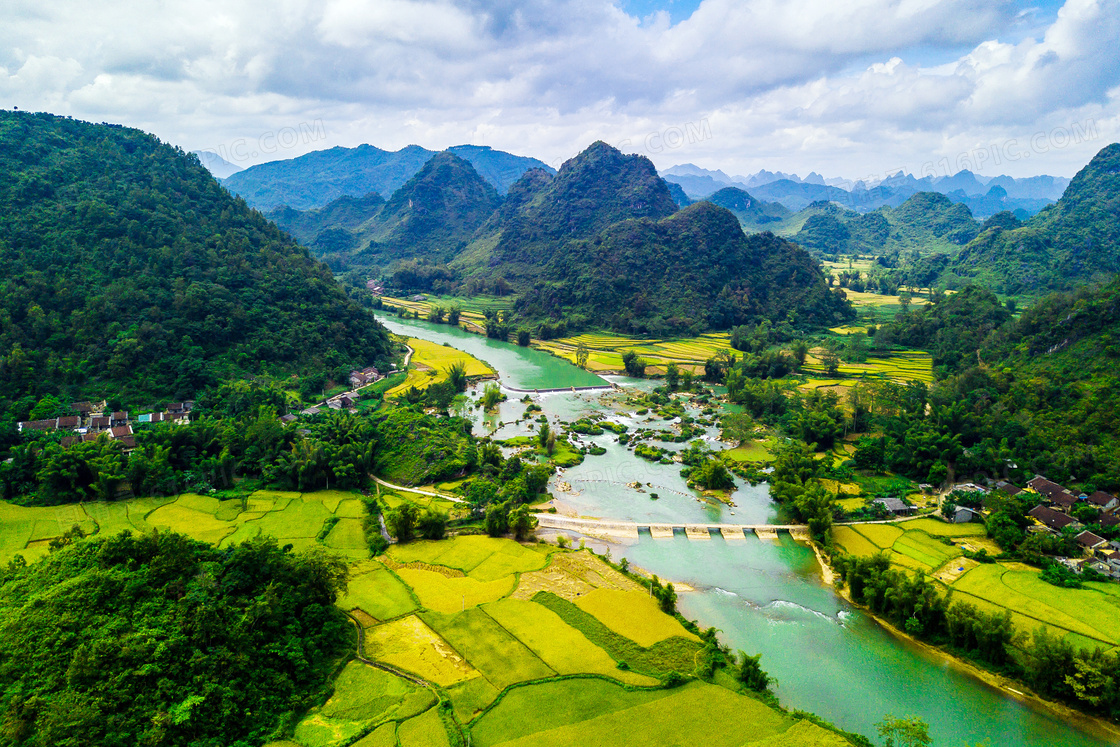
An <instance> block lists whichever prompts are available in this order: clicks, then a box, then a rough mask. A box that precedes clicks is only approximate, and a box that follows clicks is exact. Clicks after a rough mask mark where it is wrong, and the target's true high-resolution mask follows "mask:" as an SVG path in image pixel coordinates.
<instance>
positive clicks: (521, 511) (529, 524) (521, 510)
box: [508, 504, 537, 542]
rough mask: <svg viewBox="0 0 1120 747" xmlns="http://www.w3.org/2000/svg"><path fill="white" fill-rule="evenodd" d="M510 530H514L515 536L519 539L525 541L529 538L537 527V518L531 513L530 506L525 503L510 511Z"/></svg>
mask: <svg viewBox="0 0 1120 747" xmlns="http://www.w3.org/2000/svg"><path fill="white" fill-rule="evenodd" d="M508 523H509V531H511V532H513V536H514V537H515V538H516V539H517V540H518V541H519V542H523V541H525V540H526V539H528V538H529V535H531V534H532V533H533V530H534V529H536V527H537V520H536V518H535V517H534V516H533V515H532V514H531V513H529V507H528V506H526V505H525V504H522V505H520V506H518V507H517V508H515V509H513V510H512V511H510V512H509V520H508Z"/></svg>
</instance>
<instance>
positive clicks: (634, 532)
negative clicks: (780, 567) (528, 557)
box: [536, 514, 809, 542]
mask: <svg viewBox="0 0 1120 747" xmlns="http://www.w3.org/2000/svg"><path fill="white" fill-rule="evenodd" d="M536 517H537V521H538V525H539V526H540V527H541V528H542V529H561V530H567V531H570V532H579V533H581V534H586V535H588V536H591V537H601V538H603V539H612V538H622V539H628V540H636V539H638V530H639V529H649V533H650V536H651V537H653V538H654V539H673V537H674V534H675V532H676V530H678V529H680V530H683V531H684V533H685V536H686V537H688V538H689V539H690V540H697V541H701V542H702V541H704V540H710V539H711V538H712V535H711V533H712V532H713V531H718V532H719V533H720V534H721V535H722V536H723V538H724V539H726V540H745V539H746V535H747V534H748V533H750V532H754V533H755V534H756V535H758V537H759V538H760V539H766V540H774V541H777V539H778V532H789V533H790V534H791V535H792V536H793V537H794V539H798V540H803V541H807V540H808V538H809V528H808V527H807V526H805V525H804V524H654V523H652V522H645V521H635V522H631V521H611V520H609V519H607V520H600V519H586V518H580V519H576V518H572V517H569V516H557V515H556V514H536Z"/></svg>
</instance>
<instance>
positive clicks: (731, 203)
mask: <svg viewBox="0 0 1120 747" xmlns="http://www.w3.org/2000/svg"><path fill="white" fill-rule="evenodd" d="M706 199H707V200H708V202H710V203H712V204H713V205H719V206H720V207H721V208H727V209H728V210H730V211H731V212H732V213H734V215H735V217H736V218H738V219H739V222H740V223H741V224H742V225H743V228H744V229H745V230H747V231H770V230H773V228H774V226H775V224H778V223H780V222H781V221H783V220H786V219H787V218H789V217H790V215H791V213H790V211H789V209H787V208H786V207H785V206H784V205H782V204H781V203H778V202H763V201H762V200H756V199H755V198H754V197H752V196H751V195H750V194H748V193H747V192H744V191H743V190H741V189H739V188H737V187H724V188H723V189H721V190H719V191H718V192H716V193H714V194H712V195H710V196H709V197H707V198H706Z"/></svg>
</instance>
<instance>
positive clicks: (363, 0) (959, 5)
mask: <svg viewBox="0 0 1120 747" xmlns="http://www.w3.org/2000/svg"><path fill="white" fill-rule="evenodd" d="M1021 15H1022V14H1021V13H1019V12H1017V10H1016V8H1015V7H1014V6H1013V4H1012V3H1010V2H1006V1H1001V2H990V1H985V0H853V1H852V2H844V3H837V2H835V1H834V0H786V1H785V2H783V1H782V0H749V1H746V2H745V1H744V0H704V2H702V3H701V4H700V6H699V9H698V10H697V11H696V12H695V13H694V14H693V15H692V17H691V18H689V19H687V20H685V21H682V22H681V23H678V24H677V25H675V26H672V25H670V24H669V21H668V16H667V15H666V14H658V15H655V16H654V17H652V18H650V19H645V20H644V22H643V21H640V19H636V18H633V17H630V16H628V15H626V13H624V12H623V11H622V10H620V9H619V8H618V7H617V6H616V5H614V4H613V3H612V2H610V0H525V1H519V0H455V1H454V2H453V1H452V0H328V2H326V3H323V2H322V1H321V0H320V2H312V0H280V1H279V2H276V1H275V0H273V1H271V2H264V0H248V1H247V2H240V3H236V4H231V3H228V2H217V1H216V0H201V2H196V3H192V4H178V5H175V4H159V5H152V4H150V3H142V2H138V1H137V0H125V1H122V2H113V3H108V2H105V1H104V0H94V1H93V2H87V3H55V4H51V5H50V6H44V5H41V4H39V3H34V4H33V3H31V2H29V0H12V2H11V3H10V4H6V6H5V9H4V10H0V96H3V97H5V98H6V99H7V101H4V102H0V103H3V105H6V106H11V105H18V106H20V108H24V109H34V108H45V109H50V110H52V111H57V112H59V113H63V114H70V115H73V116H78V117H82V116H85V117H89V118H91V119H98V120H100V119H106V118H107V119H115V120H117V121H121V122H124V123H127V124H132V125H135V126H140V127H144V128H146V129H150V130H153V131H155V132H156V133H157V134H160V135H161V136H163V137H165V138H166V139H170V140H173V141H175V142H179V143H180V144H182V145H184V146H185V147H188V148H196V147H198V148H204V147H216V146H218V145H220V144H221V143H229V142H233V141H236V140H238V139H250V140H252V139H255V138H258V137H259V136H260V135H261V134H262V133H267V132H270V131H275V130H277V129H278V128H283V127H294V126H298V124H299V123H301V122H303V123H306V122H313V121H322V122H324V123H326V132H327V133H328V138H327V140H326V142H322V141H319V140H316V141H314V142H310V143H300V144H299V145H298V146H296V147H294V148H293V149H292V150H290V151H287V152H285V153H274V154H271V155H267V156H266V155H264V154H259V155H258V156H257V157H255V158H258V159H260V160H263V159H264V158H266V157H282V156H291V155H297V154H298V153H299V152H302V151H305V150H310V149H316V148H321V147H329V146H331V145H335V144H344V145H355V144H357V143H360V142H371V143H373V144H375V145H378V146H380V147H391V148H396V147H401V146H403V145H406V144H408V143H411V142H416V143H419V144H422V145H425V146H426V147H444V146H447V145H453V144H457V143H461V142H468V141H474V142H484V143H485V144H487V145H492V146H494V147H498V148H504V149H508V150H513V151H516V152H521V153H526V154H532V155H537V156H538V157H540V158H542V159H543V160H546V161H552V160H554V159H557V158H562V157H566V156H570V155H572V154H574V153H575V152H577V151H578V150H579V149H581V148H583V147H585V146H586V145H587V144H588V143H589V142H590V141H591V140H593V139H597V138H601V139H604V140H606V141H607V142H612V143H616V144H621V143H628V147H629V148H630V149H632V150H643V149H645V150H647V151H648V150H649V148H648V146H647V145H646V142H647V140H649V139H650V138H651V137H653V136H656V135H657V134H658V133H664V132H665V131H667V129H669V128H673V127H677V128H685V127H686V126H687V125H688V124H689V123H692V124H694V125H695V124H696V123H698V122H701V121H704V122H706V123H707V124H708V126H709V127H710V137H707V138H703V139H698V140H696V141H694V142H688V141H687V140H686V141H685V142H683V143H682V144H681V147H679V148H677V149H674V150H671V151H665V150H664V149H662V151H661V152H657V153H655V152H649V153H648V154H649V155H651V156H652V157H654V159H655V160H656V161H657V162H658V163H659V164H660V165H663V166H667V165H670V164H672V163H674V162H679V161H685V160H696V161H698V162H703V165H707V166H710V167H717V166H718V167H721V168H723V169H724V170H725V171H728V172H733V171H734V172H740V173H743V172H747V171H750V170H754V169H755V168H758V167H760V166H766V167H767V168H781V169H782V170H785V171H791V170H797V171H800V172H803V173H804V172H808V171H809V170H811V169H814V170H817V171H822V172H829V173H844V174H848V175H856V174H865V173H871V172H873V171H875V170H876V169H887V168H893V167H895V166H902V165H905V164H907V163H917V164H919V166H920V164H921V162H923V161H924V160H926V159H927V158H936V157H939V156H940V155H943V154H945V153H946V152H947V151H948V152H950V153H951V152H952V151H953V149H954V148H956V149H959V148H962V147H965V146H964V144H965V143H978V142H984V141H987V140H990V139H992V138H1004V139H1006V138H1009V137H1022V136H1023V133H1026V136H1028V137H1029V135H1030V134H1031V133H1033V132H1034V131H1036V130H1038V129H1040V128H1047V127H1049V128H1053V127H1055V126H1060V125H1062V124H1065V125H1068V124H1069V123H1071V122H1073V121H1083V120H1084V119H1086V118H1095V121H1098V122H1101V123H1105V124H1102V125H1100V127H1099V128H1098V129H1099V134H1100V136H1101V138H1102V140H1101V142H1099V143H1098V144H1097V147H1099V146H1101V145H1103V144H1104V140H1103V138H1105V137H1114V136H1115V128H1114V127H1113V125H1112V124H1111V123H1113V122H1115V116H1114V115H1113V114H1112V113H1113V112H1115V111H1116V103H1117V99H1116V94H1115V91H1116V89H1117V87H1118V86H1120V56H1118V55H1120V51H1118V48H1117V45H1116V43H1115V40H1116V39H1117V38H1120V25H1118V24H1120V8H1118V3H1117V0H1099V1H1098V2H1093V1H1092V0H1068V2H1067V4H1066V6H1065V7H1064V8H1063V9H1062V11H1061V13H1060V14H1059V15H1058V17H1057V18H1056V19H1051V20H1050V22H1049V25H1045V24H1044V23H1043V22H1042V21H1040V20H1039V18H1038V16H1037V14H1031V15H1030V17H1029V18H1028V19H1027V21H1024V20H1023V18H1022V17H1021ZM1028 21H1029V23H1030V24H1031V33H1030V34H1028V36H1027V37H1026V38H1019V37H1016V36H1015V34H1020V35H1021V33H1022V28H1023V24H1024V23H1026V22H1028ZM1039 24H1041V26H1039ZM1036 26H1039V28H1041V31H1040V32H1039V33H1034V31H1033V29H1034V28H1035V27H1036ZM930 50H933V53H931V51H930ZM938 50H940V52H938ZM930 55H932V57H938V56H940V57H939V59H938V61H937V63H936V64H935V65H932V66H928V67H927V66H924V65H923V60H924V59H926V58H927V56H930ZM1108 128H1112V129H1108ZM654 139H656V138H654ZM968 147H974V146H968ZM1088 147H1089V146H1085V147H1084V148H1082V149H1080V150H1077V149H1073V148H1067V149H1065V150H1064V151H1062V152H1061V153H1059V154H1057V155H1055V154H1050V155H1048V156H1047V157H1046V158H1045V159H1041V158H1040V159H1039V160H1041V161H1043V162H1044V163H1042V164H1038V163H1035V162H1032V163H1031V164H1029V165H1027V164H1023V163H1017V164H1014V168H1017V169H1022V170H1025V171H1023V173H1030V172H1032V171H1039V170H1045V169H1047V168H1049V166H1048V164H1054V165H1055V166H1054V168H1051V169H1050V170H1051V171H1055V172H1058V171H1064V172H1066V173H1069V172H1071V171H1072V170H1073V168H1075V167H1076V165H1078V162H1077V161H1075V159H1080V160H1079V162H1080V163H1084V161H1085V160H1087V157H1085V151H1086V149H1087V148H1088ZM1088 155H1089V156H1091V155H1092V153H1089V154H1088Z"/></svg>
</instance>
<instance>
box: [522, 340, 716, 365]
mask: <svg viewBox="0 0 1120 747" xmlns="http://www.w3.org/2000/svg"><path fill="white" fill-rule="evenodd" d="M534 344H535V345H536V346H537V347H539V348H541V349H544V350H547V351H549V352H550V353H552V354H553V355H556V356H558V357H560V358H564V359H566V360H569V361H572V362H574V361H575V354H576V349H577V348H578V347H579V346H580V345H584V346H586V347H587V351H588V358H587V361H588V366H587V367H588V368H589V369H591V370H592V371H600V372H608V371H615V372H618V371H621V370H622V354H623V353H627V352H633V353H636V354H637V355H639V356H641V357H642V358H645V359H646V361H647V363H648V364H649V365H648V366H647V369H646V370H647V372H652V373H662V372H664V367H665V366H667V365H668V364H670V363H675V364H677V366H678V367H680V368H681V369H688V370H692V371H693V372H697V371H700V372H702V371H703V368H704V361H706V360H707V359H709V358H714V357H715V356H716V355H717V354H718V353H719V352H721V351H732V348H731V336H730V335H729V334H728V333H726V332H710V333H707V334H703V335H700V336H699V337H694V338H688V339H674V340H657V339H643V338H636V337H626V336H625V335H616V334H612V333H610V332H597V333H594V334H583V335H574V336H572V337H562V338H558V339H555V340H545V341H536V342H535V343H534ZM732 352H734V351H732Z"/></svg>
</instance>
